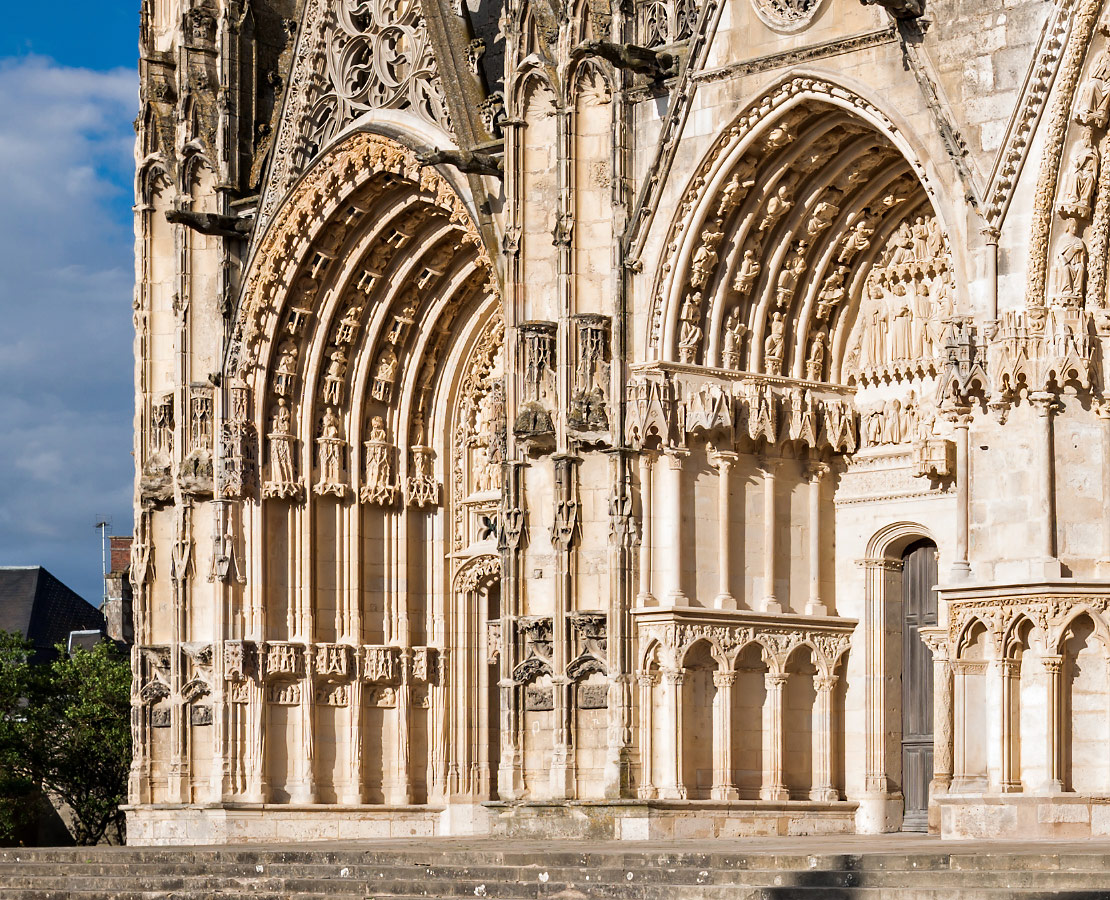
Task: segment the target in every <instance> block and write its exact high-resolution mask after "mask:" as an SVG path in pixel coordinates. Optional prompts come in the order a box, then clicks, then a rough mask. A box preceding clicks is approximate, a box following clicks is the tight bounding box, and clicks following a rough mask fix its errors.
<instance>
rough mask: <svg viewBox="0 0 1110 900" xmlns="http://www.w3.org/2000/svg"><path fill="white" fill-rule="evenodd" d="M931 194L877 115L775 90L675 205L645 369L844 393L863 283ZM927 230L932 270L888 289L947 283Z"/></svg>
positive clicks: (809, 89)
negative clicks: (830, 386)
mask: <svg viewBox="0 0 1110 900" xmlns="http://www.w3.org/2000/svg"><path fill="white" fill-rule="evenodd" d="M931 193H932V192H931V190H930V188H929V186H928V181H927V179H926V176H925V172H924V169H923V167H922V165H921V164H920V162H918V161H917V159H916V157H915V155H914V154H913V152H912V150H911V149H910V148H909V146H908V144H907V143H906V141H905V140H904V139H903V138H902V137H901V136H900V134H899V132H898V131H897V130H896V129H895V127H894V125H893V123H892V122H891V121H890V120H889V119H888V118H887V117H885V116H884V115H883V114H882V113H881V112H880V111H879V110H877V109H875V108H874V107H873V106H871V105H870V104H868V103H867V102H866V101H864V100H862V99H861V98H859V97H858V96H855V95H853V94H850V93H849V92H848V91H846V90H844V89H843V88H840V87H837V86H835V85H832V84H830V83H827V82H825V81H822V80H820V79H817V78H808V77H800V78H794V79H792V80H791V81H788V82H786V83H785V84H783V85H781V86H780V87H779V88H777V89H776V90H775V91H774V92H773V93H771V94H769V95H767V96H765V97H763V98H761V99H759V100H757V101H756V102H755V103H753V104H752V105H751V106H750V107H749V109H748V111H747V112H745V113H744V114H743V115H741V116H740V117H739V118H738V119H737V120H736V121H735V122H734V123H733V124H732V125H731V126H730V127H729V128H728V129H726V130H725V132H724V133H723V134H722V135H721V136H720V138H719V139H718V140H717V142H716V143H715V144H714V146H713V147H712V148H711V150H710V152H709V153H708V154H707V156H706V159H705V160H704V161H703V163H702V165H701V166H700V167H699V169H698V172H697V174H696V175H695V176H694V178H693V180H692V182H691V184H690V185H689V187H688V189H687V191H686V193H685V196H684V198H683V200H682V203H681V204H680V205H679V208H678V211H677V214H676V216H675V218H674V221H673V223H672V226H671V231H670V236H669V239H668V242H667V246H666V251H665V257H664V263H663V265H662V266H661V268H660V270H659V272H658V274H657V277H656V287H655V291H654V296H653V306H652V315H651V319H650V321H651V334H650V344H651V346H652V347H653V349H654V351H655V356H656V358H659V359H663V360H670V361H676V362H685V363H691V364H701V365H706V366H712V367H721V368H727V369H735V370H744V371H751V372H767V373H769V374H775V375H780V374H781V375H786V376H790V377H794V378H799V379H805V378H808V379H810V380H816V381H825V380H831V381H838V380H840V381H842V380H845V379H844V377H843V376H842V372H841V369H842V366H843V362H844V357H845V354H846V353H847V350H848V348H847V347H846V344H847V341H848V337H849V334H850V333H851V331H852V324H853V322H854V321H855V314H856V311H857V310H858V308H859V305H860V300H861V297H862V296H863V294H864V288H865V286H866V285H867V278H868V275H869V273H870V272H871V269H872V268H873V267H874V266H875V265H876V264H880V263H881V264H884V265H886V264H888V263H889V262H890V255H891V254H890V248H889V247H888V242H889V241H890V240H892V238H891V236H892V235H893V234H894V233H895V232H896V230H897V229H898V228H899V227H900V226H902V225H903V223H907V222H910V223H912V222H914V221H915V219H916V217H917V216H919V215H920V216H922V218H923V219H925V220H930V221H932V220H933V213H932V204H931V202H930V196H931ZM931 227H932V228H933V229H934V231H935V234H936V238H935V243H936V247H934V248H932V249H933V250H934V251H935V252H936V253H937V255H938V256H941V257H943V261H937V260H925V259H921V258H917V259H916V260H915V262H916V263H917V264H919V265H918V268H917V269H915V268H913V267H912V266H911V267H910V268H909V269H907V270H906V271H904V272H900V273H899V277H902V278H905V279H906V280H907V281H912V280H913V279H919V280H920V279H921V278H922V277H923V276H924V277H925V278H926V280H928V279H929V278H934V277H936V276H937V275H938V273H939V275H940V277H941V278H942V279H949V278H950V277H951V276H950V275H949V273H948V266H949V263H950V260H949V253H948V248H947V241H946V240H945V239H944V237H943V232H942V231H941V229H940V225H939V223H938V222H934V224H933V225H932V226H931ZM930 265H931V266H932V270H931V271H927V272H924V273H922V272H920V271H918V269H920V268H921V267H922V266H924V267H925V268H926V269H928V267H929V266H930ZM941 270H943V271H941ZM780 338H781V340H779V339H780ZM776 341H777V343H778V347H779V349H778V351H777V352H778V354H779V355H778V357H777V358H773V357H771V356H770V355H769V352H768V350H769V348H770V346H771V345H772V344H775V343H776ZM815 344H819V345H820V346H819V348H817V350H814V345H815Z"/></svg>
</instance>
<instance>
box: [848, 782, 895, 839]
mask: <svg viewBox="0 0 1110 900" xmlns="http://www.w3.org/2000/svg"><path fill="white" fill-rule="evenodd" d="M904 809H905V801H904V800H903V798H902V795H901V793H884V792H878V791H868V792H867V793H865V794H861V795H860V797H859V807H857V809H856V831H857V832H858V833H859V834H887V833H888V832H891V831H899V830H900V829H901V828H902V815H903V811H904Z"/></svg>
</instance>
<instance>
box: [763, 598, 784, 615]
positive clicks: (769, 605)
mask: <svg viewBox="0 0 1110 900" xmlns="http://www.w3.org/2000/svg"><path fill="white" fill-rule="evenodd" d="M763 612H765V613H780V612H782V604H781V603H779V601H778V598H776V597H764V598H763Z"/></svg>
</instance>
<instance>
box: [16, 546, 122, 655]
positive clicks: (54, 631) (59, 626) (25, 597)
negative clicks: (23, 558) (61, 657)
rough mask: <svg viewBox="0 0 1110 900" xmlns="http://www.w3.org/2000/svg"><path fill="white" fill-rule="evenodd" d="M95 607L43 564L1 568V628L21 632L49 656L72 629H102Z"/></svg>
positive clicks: (100, 616)
mask: <svg viewBox="0 0 1110 900" xmlns="http://www.w3.org/2000/svg"><path fill="white" fill-rule="evenodd" d="M103 628H104V617H103V616H102V615H101V614H100V610H98V609H97V608H96V607H95V606H93V605H92V604H91V603H89V602H88V601H87V600H85V599H84V598H83V597H81V596H80V595H79V594H77V593H76V592H74V591H72V590H70V589H69V588H68V587H66V586H65V585H64V584H62V583H61V582H60V581H59V580H58V579H57V578H55V577H54V576H53V575H51V574H50V573H49V572H47V571H46V569H44V568H43V567H42V566H24V567H0V630H3V631H12V632H16V633H18V634H22V635H23V636H24V637H26V638H27V639H28V640H30V641H31V642H32V643H33V644H34V645H35V649H36V651H37V652H36V653H35V656H36V657H43V656H49V655H51V653H52V650H53V647H54V645H55V644H58V643H62V644H64V643H66V640H67V639H68V637H69V633H70V632H71V631H84V630H92V629H103Z"/></svg>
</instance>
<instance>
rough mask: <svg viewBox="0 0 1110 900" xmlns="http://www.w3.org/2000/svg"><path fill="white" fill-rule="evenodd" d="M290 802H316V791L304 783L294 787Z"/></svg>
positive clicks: (391, 801)
mask: <svg viewBox="0 0 1110 900" xmlns="http://www.w3.org/2000/svg"><path fill="white" fill-rule="evenodd" d="M289 802H290V803H296V804H298V805H301V806H306V805H308V804H310V803H315V802H316V791H315V790H313V789H312V788H311V787H306V786H303V785H297V786H296V787H294V788H293V789H292V790H291V791H290V792H289ZM387 802H388V803H394V802H395V801H393V800H389V801H387Z"/></svg>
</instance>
